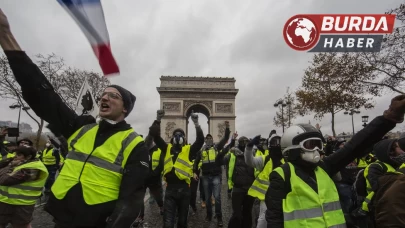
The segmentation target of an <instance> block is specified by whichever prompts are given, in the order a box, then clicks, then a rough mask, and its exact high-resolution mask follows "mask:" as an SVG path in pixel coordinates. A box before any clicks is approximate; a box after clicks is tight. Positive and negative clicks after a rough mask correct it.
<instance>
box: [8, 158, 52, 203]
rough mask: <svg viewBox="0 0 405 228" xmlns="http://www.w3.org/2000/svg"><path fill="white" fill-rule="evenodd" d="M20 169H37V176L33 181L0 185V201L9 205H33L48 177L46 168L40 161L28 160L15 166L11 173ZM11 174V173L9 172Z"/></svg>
mask: <svg viewBox="0 0 405 228" xmlns="http://www.w3.org/2000/svg"><path fill="white" fill-rule="evenodd" d="M21 169H37V170H39V171H40V173H39V177H38V179H36V180H33V181H27V182H24V183H21V184H17V185H12V186H1V185H0V202H3V203H7V204H11V205H34V204H35V203H36V201H37V199H38V198H39V197H41V193H42V189H43V187H44V186H45V182H46V179H47V178H48V170H47V169H46V167H45V166H44V164H42V162H41V161H38V160H37V161H33V162H28V163H25V164H23V165H20V166H17V167H15V168H14V169H13V173H15V172H17V171H18V170H21ZM11 175H12V174H11Z"/></svg>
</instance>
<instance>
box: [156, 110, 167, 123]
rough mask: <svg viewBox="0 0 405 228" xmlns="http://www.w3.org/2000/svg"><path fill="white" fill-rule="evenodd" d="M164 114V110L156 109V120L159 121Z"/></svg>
mask: <svg viewBox="0 0 405 228" xmlns="http://www.w3.org/2000/svg"><path fill="white" fill-rule="evenodd" d="M164 116H165V110H157V112H156V120H157V121H160V120H161V119H162V118H163V117H164Z"/></svg>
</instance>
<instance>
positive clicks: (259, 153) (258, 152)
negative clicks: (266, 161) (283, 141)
mask: <svg viewBox="0 0 405 228" xmlns="http://www.w3.org/2000/svg"><path fill="white" fill-rule="evenodd" d="M263 155H264V156H267V155H269V150H264V153H263V152H261V151H260V150H259V149H256V154H255V157H258V156H263Z"/></svg>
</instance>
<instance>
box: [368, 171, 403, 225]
mask: <svg viewBox="0 0 405 228" xmlns="http://www.w3.org/2000/svg"><path fill="white" fill-rule="evenodd" d="M378 184H379V188H378V191H377V192H376V194H375V196H374V199H373V201H374V206H375V220H376V227H377V228H399V227H405V203H404V202H405V175H400V174H394V173H387V174H385V175H384V176H382V177H380V178H379V180H378Z"/></svg>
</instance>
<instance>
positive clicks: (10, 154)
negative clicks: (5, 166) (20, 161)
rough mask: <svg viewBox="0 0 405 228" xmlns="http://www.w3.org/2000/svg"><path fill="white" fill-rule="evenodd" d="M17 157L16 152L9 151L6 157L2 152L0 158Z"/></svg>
mask: <svg viewBox="0 0 405 228" xmlns="http://www.w3.org/2000/svg"><path fill="white" fill-rule="evenodd" d="M13 157H15V152H14V153H7V155H6V156H5V157H3V155H1V154H0V160H3V159H4V160H5V159H7V158H13Z"/></svg>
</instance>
